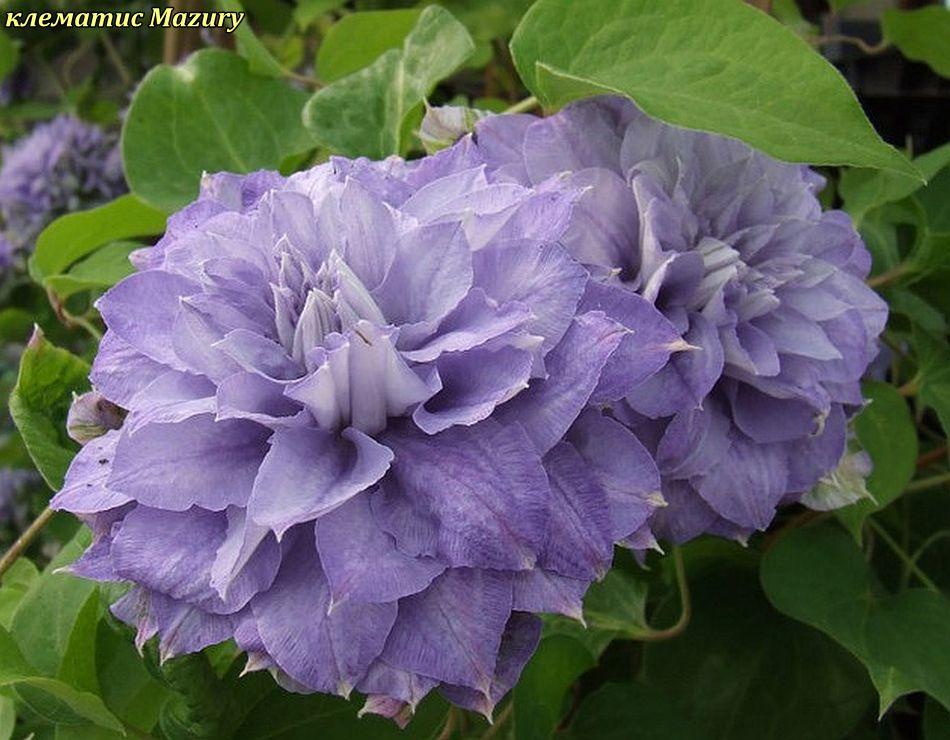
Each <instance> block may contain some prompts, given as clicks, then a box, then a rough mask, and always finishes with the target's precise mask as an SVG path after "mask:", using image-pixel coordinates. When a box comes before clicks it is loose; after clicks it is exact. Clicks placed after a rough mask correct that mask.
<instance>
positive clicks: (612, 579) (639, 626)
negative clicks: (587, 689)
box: [544, 568, 652, 659]
mask: <svg viewBox="0 0 950 740" xmlns="http://www.w3.org/2000/svg"><path fill="white" fill-rule="evenodd" d="M647 590H648V589H647V584H646V582H644V581H643V580H641V579H639V578H636V577H635V576H633V575H631V574H630V573H627V572H624V571H622V570H619V569H617V568H614V569H613V570H611V571H610V572H608V573H607V575H606V576H605V577H604V579H603V580H601V581H598V582H597V583H595V584H593V585H592V586H591V587H590V589H588V591H587V594H586V595H585V596H584V621H583V623H581V622H579V621H578V620H575V619H569V618H567V617H562V616H548V617H545V624H544V634H545V636H553V635H563V636H566V637H570V638H572V639H574V640H575V641H577V642H579V643H580V644H582V645H583V646H584V647H585V648H586V649H587V651H588V652H589V653H590V654H591V656H592V657H593V658H595V659H596V658H599V657H600V655H601V653H603V652H604V650H605V649H606V647H607V645H609V644H610V643H611V642H612V641H613V640H638V639H641V638H643V637H644V636H645V635H647V634H649V633H650V632H651V631H652V630H651V629H650V626H649V625H648V624H647V620H646V604H647Z"/></svg>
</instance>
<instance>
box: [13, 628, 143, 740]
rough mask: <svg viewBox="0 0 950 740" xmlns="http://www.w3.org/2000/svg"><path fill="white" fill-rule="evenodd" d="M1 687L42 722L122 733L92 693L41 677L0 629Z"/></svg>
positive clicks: (117, 723)
mask: <svg viewBox="0 0 950 740" xmlns="http://www.w3.org/2000/svg"><path fill="white" fill-rule="evenodd" d="M31 657H32V656H31ZM0 688H6V689H10V690H12V692H13V695H14V696H15V698H16V699H17V700H18V701H19V702H22V703H23V704H24V705H25V706H27V707H28V708H29V709H30V710H32V711H33V712H35V713H36V714H38V715H39V716H40V717H41V718H43V719H44V720H46V721H48V722H51V723H53V724H57V725H60V724H61V725H84V724H89V723H91V724H94V725H97V726H99V727H102V728H105V729H108V730H112V731H116V732H124V730H123V727H122V723H121V722H119V720H117V719H116V718H115V716H114V715H113V714H112V713H111V712H109V710H108V709H106V707H105V705H104V704H103V703H102V700H101V699H99V697H97V696H96V695H95V694H92V693H89V692H86V691H81V690H77V689H76V688H74V687H72V686H70V685H68V684H66V683H64V682H63V681H59V680H57V679H54V678H47V677H45V676H43V675H41V674H40V673H39V672H37V670H36V669H35V668H34V667H33V666H32V665H31V664H30V662H29V661H27V659H26V658H25V657H24V654H23V651H22V650H21V648H20V647H19V646H18V645H17V643H16V642H15V641H14V639H13V637H12V636H11V635H10V634H9V633H8V632H7V631H6V630H4V629H2V628H0Z"/></svg>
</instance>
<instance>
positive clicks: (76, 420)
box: [66, 391, 125, 445]
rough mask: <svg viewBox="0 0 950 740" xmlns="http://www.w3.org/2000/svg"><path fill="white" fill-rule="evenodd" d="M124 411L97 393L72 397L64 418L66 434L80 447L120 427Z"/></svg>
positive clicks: (90, 392)
mask: <svg viewBox="0 0 950 740" xmlns="http://www.w3.org/2000/svg"><path fill="white" fill-rule="evenodd" d="M124 418H125V411H123V410H122V409H121V408H119V407H118V406H116V405H115V404H114V403H112V401H109V400H108V399H106V397H105V396H103V395H102V394H101V393H99V392H97V391H89V392H88V393H83V394H82V395H81V396H75V395H74V396H73V403H72V405H71V406H70V407H69V413H68V414H67V416H66V432H67V434H69V436H70V438H71V439H73V440H75V441H76V442H78V443H79V444H81V445H84V444H86V443H87V442H91V441H92V440H94V439H95V438H96V437H101V436H102V435H103V434H105V433H106V432H108V431H109V430H110V429H118V428H119V427H121V426H122V421H123V419H124Z"/></svg>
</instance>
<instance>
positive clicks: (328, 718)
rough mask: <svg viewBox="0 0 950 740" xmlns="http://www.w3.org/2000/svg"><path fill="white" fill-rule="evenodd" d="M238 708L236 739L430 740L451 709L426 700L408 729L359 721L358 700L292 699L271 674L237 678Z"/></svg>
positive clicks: (372, 717)
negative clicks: (238, 723) (240, 711)
mask: <svg viewBox="0 0 950 740" xmlns="http://www.w3.org/2000/svg"><path fill="white" fill-rule="evenodd" d="M236 691H237V696H238V700H239V706H240V707H241V708H242V710H243V711H244V717H243V720H242V721H241V723H240V725H239V726H238V728H237V730H236V731H235V732H234V735H233V737H235V738H241V740H264V739H265V738H266V739H267V740H312V739H313V738H315V737H319V738H320V740H354V739H355V738H372V739H373V740H432V739H433V738H437V737H439V732H440V730H441V729H442V728H443V727H444V726H445V723H446V718H447V714H448V706H447V705H446V703H445V701H444V700H442V699H441V698H439V697H438V696H435V695H430V696H429V697H427V698H426V699H425V700H424V701H423V702H422V703H421V704H420V705H419V707H418V708H417V709H416V713H415V715H414V716H413V718H412V721H411V722H410V723H409V726H408V727H407V728H406V729H405V730H400V729H399V728H398V727H397V726H396V724H395V723H394V722H392V721H391V720H388V719H383V718H381V717H377V716H375V715H367V716H364V717H362V718H358V717H357V716H356V714H357V707H358V702H356V701H345V700H344V699H340V698H339V697H336V696H328V695H326V694H310V695H301V694H291V693H288V692H286V691H282V690H281V689H279V688H278V687H277V686H276V684H274V682H273V679H271V677H270V676H269V675H267V674H262V673H255V674H252V675H250V676H245V677H243V678H241V679H238V682H237V686H236Z"/></svg>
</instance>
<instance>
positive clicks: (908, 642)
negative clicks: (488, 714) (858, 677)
mask: <svg viewBox="0 0 950 740" xmlns="http://www.w3.org/2000/svg"><path fill="white" fill-rule="evenodd" d="M761 579H762V586H763V588H764V589H765V593H766V594H767V595H768V598H769V600H770V601H771V602H772V604H773V605H774V606H775V608H776V609H778V610H779V611H781V612H783V613H784V614H787V615H788V616H790V617H793V618H794V619H798V620H799V621H801V622H804V623H805V624H809V625H811V626H812V627H815V628H816V629H819V630H821V631H822V632H824V633H825V634H827V635H829V636H830V637H832V638H834V639H835V640H836V641H837V642H839V643H840V644H841V645H842V646H844V647H845V648H847V649H848V650H849V651H851V653H853V654H854V655H855V656H856V657H857V658H858V659H859V660H860V661H861V662H862V663H864V665H865V667H866V668H867V670H868V673H869V674H870V676H871V680H872V681H873V682H874V685H875V686H876V687H877V690H878V693H879V694H880V697H881V714H883V713H884V712H885V711H886V710H887V708H888V707H889V706H890V705H891V704H892V703H893V702H894V700H895V699H897V698H898V697H900V696H902V695H904V694H907V693H910V692H912V691H918V690H925V691H927V692H929V693H930V694H931V695H932V696H934V698H936V699H938V700H939V701H941V702H942V703H943V704H944V705H945V706H950V671H948V669H947V665H946V661H945V660H944V657H943V656H946V655H947V654H948V653H947V651H948V650H950V631H948V630H947V625H948V624H950V602H948V601H947V600H946V599H944V598H943V597H942V596H940V595H938V594H935V593H933V592H930V591H926V592H925V591H922V590H919V589H911V590H908V591H904V592H903V593H900V594H897V595H895V596H888V595H887V594H884V593H883V592H882V591H881V589H880V588H879V587H878V586H877V584H876V583H875V582H874V581H873V577H872V574H871V571H870V569H869V568H868V565H867V562H866V561H865V559H864V556H863V554H862V553H861V551H860V550H859V549H858V548H857V547H856V546H855V544H854V542H852V541H851V540H849V538H848V536H847V535H846V534H845V533H844V532H842V531H841V530H840V529H838V528H837V527H835V526H833V525H831V524H826V525H821V526H812V527H804V528H800V529H796V530H792V531H791V532H789V533H788V534H786V535H785V536H783V537H782V538H781V539H780V540H779V541H778V542H777V543H776V544H775V545H774V546H773V547H772V548H771V549H770V550H768V552H766V554H765V556H764V557H763V559H762V568H761ZM941 661H942V663H941Z"/></svg>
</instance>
